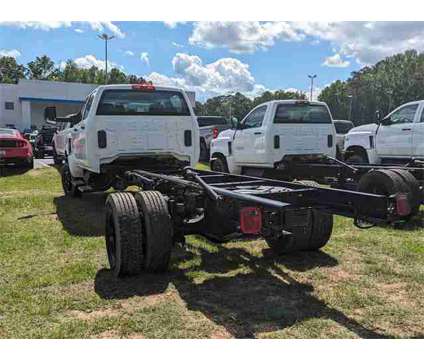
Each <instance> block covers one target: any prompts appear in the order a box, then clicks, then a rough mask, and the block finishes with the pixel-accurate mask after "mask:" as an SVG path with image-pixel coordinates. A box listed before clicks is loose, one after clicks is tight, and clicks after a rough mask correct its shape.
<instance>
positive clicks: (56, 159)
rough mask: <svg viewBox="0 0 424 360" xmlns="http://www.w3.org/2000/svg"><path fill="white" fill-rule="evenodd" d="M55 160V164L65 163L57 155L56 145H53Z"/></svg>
mask: <svg viewBox="0 0 424 360" xmlns="http://www.w3.org/2000/svg"><path fill="white" fill-rule="evenodd" d="M53 162H54V164H55V165H62V163H63V160H62V159H61V158H60V157H59V156H58V155H57V153H56V148H55V147H53Z"/></svg>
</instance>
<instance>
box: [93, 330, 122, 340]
mask: <svg viewBox="0 0 424 360" xmlns="http://www.w3.org/2000/svg"><path fill="white" fill-rule="evenodd" d="M94 338H95V339H120V338H122V336H121V335H120V334H119V332H118V331H116V330H106V331H103V332H101V333H100V334H97V335H96V336H94Z"/></svg>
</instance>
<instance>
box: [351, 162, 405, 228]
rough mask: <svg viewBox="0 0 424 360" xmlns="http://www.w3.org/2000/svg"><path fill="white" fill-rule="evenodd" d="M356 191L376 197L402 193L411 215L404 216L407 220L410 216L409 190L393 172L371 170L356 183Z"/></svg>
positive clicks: (402, 180)
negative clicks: (405, 196)
mask: <svg viewBox="0 0 424 360" xmlns="http://www.w3.org/2000/svg"><path fill="white" fill-rule="evenodd" d="M358 191H359V192H364V193H371V194H378V195H386V196H389V195H395V194H397V193H404V194H407V195H408V199H409V204H410V207H411V213H410V214H409V215H407V216H404V217H403V219H405V220H407V219H408V218H409V217H410V216H411V215H412V209H413V206H412V203H411V188H410V187H409V186H408V185H407V183H406V182H405V181H404V179H403V178H402V177H401V176H400V175H399V174H397V173H396V172H394V171H393V170H371V171H369V172H368V173H366V174H365V175H364V176H362V177H361V179H360V180H359V183H358Z"/></svg>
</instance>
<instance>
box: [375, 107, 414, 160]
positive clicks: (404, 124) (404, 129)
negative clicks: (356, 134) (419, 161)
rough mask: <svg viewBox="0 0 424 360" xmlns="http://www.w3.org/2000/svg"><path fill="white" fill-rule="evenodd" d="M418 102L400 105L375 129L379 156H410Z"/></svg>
mask: <svg viewBox="0 0 424 360" xmlns="http://www.w3.org/2000/svg"><path fill="white" fill-rule="evenodd" d="M417 109H418V104H410V105H405V106H402V107H400V108H399V109H398V110H395V111H394V112H392V113H391V114H389V115H388V116H387V117H386V118H384V119H383V121H382V123H381V125H380V126H379V128H378V130H377V135H376V148H377V154H378V155H379V156H381V157H386V158H387V157H410V156H411V155H412V133H413V129H414V120H415V115H416V113H417Z"/></svg>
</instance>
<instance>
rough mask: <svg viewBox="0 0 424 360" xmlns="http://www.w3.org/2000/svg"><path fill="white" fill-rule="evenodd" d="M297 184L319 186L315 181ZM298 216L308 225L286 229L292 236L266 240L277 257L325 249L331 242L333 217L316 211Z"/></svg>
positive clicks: (298, 212) (303, 211) (304, 212)
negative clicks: (303, 218) (304, 218)
mask: <svg viewBox="0 0 424 360" xmlns="http://www.w3.org/2000/svg"><path fill="white" fill-rule="evenodd" d="M297 183H298V184H302V185H305V186H314V187H318V186H319V185H318V184H317V183H316V182H314V181H297ZM296 216H302V217H306V218H307V223H306V225H305V226H299V227H297V226H293V227H291V228H287V229H285V230H287V231H289V232H291V233H292V235H281V236H280V237H269V238H268V237H266V238H265V240H266V242H267V244H268V246H269V247H270V248H271V249H272V251H273V252H275V253H276V254H277V255H282V254H287V253H291V252H296V251H315V250H318V249H320V248H322V247H324V246H325V245H326V244H327V243H328V241H329V240H330V237H331V233H332V231H333V215H331V214H327V213H324V212H321V211H319V210H316V209H303V210H299V211H297V215H296Z"/></svg>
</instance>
